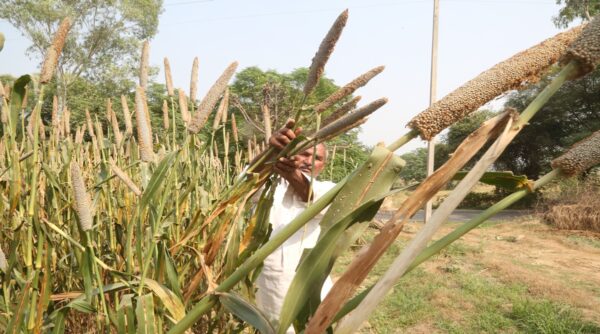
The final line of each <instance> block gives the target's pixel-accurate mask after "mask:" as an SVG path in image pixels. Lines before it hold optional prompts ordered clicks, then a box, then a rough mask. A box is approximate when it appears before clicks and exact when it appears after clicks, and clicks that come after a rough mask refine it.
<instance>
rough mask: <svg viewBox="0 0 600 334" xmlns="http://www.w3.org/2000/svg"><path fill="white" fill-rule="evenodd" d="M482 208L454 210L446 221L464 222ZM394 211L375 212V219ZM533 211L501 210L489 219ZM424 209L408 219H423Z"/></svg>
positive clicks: (512, 217) (382, 218)
mask: <svg viewBox="0 0 600 334" xmlns="http://www.w3.org/2000/svg"><path fill="white" fill-rule="evenodd" d="M481 212H483V210H463V209H458V210H454V212H453V213H452V214H451V215H450V218H449V219H448V221H450V222H466V221H469V220H470V219H472V218H475V217H477V215H479V214H480V213H481ZM393 213H394V211H384V210H380V211H379V212H378V213H377V216H376V219H380V220H383V221H386V220H388V219H389V218H390V217H392V214H393ZM532 213H533V212H532V211H530V210H503V211H501V212H500V213H498V214H496V215H495V216H493V217H492V218H490V219H489V221H502V220H512V219H515V218H521V217H525V216H528V215H531V214H532ZM424 214H425V213H424V211H423V210H419V211H418V212H417V213H416V214H415V215H414V216H413V217H412V218H411V219H410V220H411V221H423V216H424Z"/></svg>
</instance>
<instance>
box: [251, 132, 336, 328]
mask: <svg viewBox="0 0 600 334" xmlns="http://www.w3.org/2000/svg"><path fill="white" fill-rule="evenodd" d="M293 128H294V121H293V120H288V122H287V123H286V125H285V126H284V127H283V128H282V129H280V130H278V131H277V132H276V133H275V134H273V135H272V136H271V138H269V146H270V147H272V148H273V149H274V150H275V151H276V152H277V153H279V152H280V151H281V150H282V149H283V148H284V147H285V146H286V145H287V144H289V143H290V142H291V141H292V140H293V139H294V138H296V136H297V135H299V134H300V133H301V131H302V130H301V129H300V128H298V129H296V130H293ZM316 150H317V151H316V154H314V152H313V147H310V148H309V149H307V150H306V151H304V152H301V153H299V154H297V155H295V156H292V157H290V158H280V159H279V161H277V163H276V164H275V166H274V170H275V172H276V173H277V174H279V175H280V176H281V178H280V181H279V184H278V185H277V188H276V190H275V194H274V200H273V206H272V207H271V212H270V216H269V221H270V223H271V227H272V228H273V231H272V232H271V238H273V236H275V235H277V233H279V231H281V229H283V228H284V227H285V226H286V225H287V224H289V223H290V222H291V221H292V219H294V218H295V217H296V216H297V215H298V214H299V213H300V212H302V211H303V210H304V209H305V208H306V207H307V206H308V203H309V202H313V201H315V200H316V199H318V198H319V197H320V196H322V195H323V194H325V193H326V192H327V191H328V190H329V189H331V188H332V187H333V186H334V185H335V184H334V183H332V182H328V181H317V180H313V181H312V191H311V188H310V182H311V174H312V177H313V178H315V177H317V175H319V173H321V171H323V169H324V168H325V163H326V158H327V150H326V148H325V145H324V144H319V145H317V146H316ZM313 154H314V161H313ZM313 163H314V166H313ZM313 167H314V168H313ZM319 232H320V229H319V222H318V221H315V220H313V221H311V222H309V223H308V224H306V225H305V226H304V227H303V228H301V229H300V230H299V231H297V232H296V233H295V234H294V235H292V236H291V237H290V238H289V239H287V240H286V241H285V242H284V243H283V245H281V246H280V247H279V248H278V249H277V250H275V252H273V253H272V254H271V255H269V256H268V257H267V258H266V259H265V261H264V263H263V269H262V272H261V273H260V276H259V277H258V279H257V287H258V290H257V292H256V302H257V304H258V307H259V308H260V309H262V310H263V311H264V312H265V313H266V314H267V315H268V316H269V318H271V319H272V320H278V319H279V314H280V311H281V307H282V306H283V300H284V298H285V295H286V293H287V290H288V287H289V286H290V284H291V282H292V279H293V278H294V275H295V273H296V267H297V266H298V263H299V262H300V257H301V256H302V252H303V250H304V249H305V248H312V247H314V246H315V244H316V243H317V239H318V237H319ZM331 286H332V282H331V279H330V278H329V277H328V278H327V280H326V281H325V283H324V284H323V289H322V290H321V298H324V297H325V295H326V294H327V292H328V291H329V289H330V288H331ZM288 333H294V331H293V329H291V328H290V329H288Z"/></svg>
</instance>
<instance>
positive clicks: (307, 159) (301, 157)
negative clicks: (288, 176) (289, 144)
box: [294, 143, 327, 176]
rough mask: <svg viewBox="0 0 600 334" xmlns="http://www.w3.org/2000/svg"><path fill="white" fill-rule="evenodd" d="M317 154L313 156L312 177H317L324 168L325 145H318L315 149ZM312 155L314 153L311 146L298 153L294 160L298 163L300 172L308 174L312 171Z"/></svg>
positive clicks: (325, 158)
mask: <svg viewBox="0 0 600 334" xmlns="http://www.w3.org/2000/svg"><path fill="white" fill-rule="evenodd" d="M316 149H317V152H316V154H314V157H315V161H314V165H315V168H314V176H317V175H319V174H320V173H321V172H322V171H323V169H324V168H325V163H326V161H327V148H326V147H325V144H323V143H320V144H318V145H317V147H316ZM313 153H314V147H313V146H311V147H309V148H308V149H307V150H305V151H303V152H300V153H298V154H297V155H296V156H295V157H294V159H295V160H296V161H297V162H299V163H300V167H299V168H300V170H301V171H303V172H305V173H308V174H310V172H311V170H312V165H313Z"/></svg>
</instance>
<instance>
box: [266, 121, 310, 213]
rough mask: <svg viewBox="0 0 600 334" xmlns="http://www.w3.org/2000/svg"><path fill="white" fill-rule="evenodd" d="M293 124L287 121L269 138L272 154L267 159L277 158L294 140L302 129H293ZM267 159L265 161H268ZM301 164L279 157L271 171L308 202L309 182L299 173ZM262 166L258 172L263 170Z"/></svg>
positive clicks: (292, 158)
mask: <svg viewBox="0 0 600 334" xmlns="http://www.w3.org/2000/svg"><path fill="white" fill-rule="evenodd" d="M294 125H295V122H294V120H292V119H290V120H288V121H287V123H286V124H285V126H284V127H283V128H281V129H279V130H278V131H277V132H275V133H274V134H273V135H272V136H271V137H270V138H269V146H270V147H271V148H273V151H274V153H273V154H272V156H271V157H269V158H274V157H275V156H277V155H278V154H279V153H280V152H281V151H282V150H283V149H284V148H285V147H286V146H287V145H288V144H289V143H290V142H291V141H292V140H294V139H295V138H296V136H298V135H299V134H300V133H301V132H302V129H300V128H297V129H294ZM268 160H269V159H267V161H268ZM300 166H301V163H300V162H299V161H297V159H296V157H295V156H293V157H290V158H285V157H281V158H279V160H278V161H277V162H276V163H275V165H274V166H273V170H274V171H275V172H276V173H277V174H279V175H280V176H281V177H283V178H284V179H286V180H287V181H288V182H289V183H290V186H292V189H294V192H295V193H296V194H297V195H298V196H299V197H300V198H301V199H302V201H304V202H308V199H309V194H310V191H309V190H310V181H309V180H308V179H307V178H306V177H305V176H304V175H303V174H302V172H301V171H300ZM264 168H265V167H264V166H263V168H262V169H259V171H261V170H264Z"/></svg>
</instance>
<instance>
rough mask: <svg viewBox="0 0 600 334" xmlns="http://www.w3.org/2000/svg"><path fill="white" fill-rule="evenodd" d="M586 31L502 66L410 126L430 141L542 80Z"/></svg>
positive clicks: (560, 37)
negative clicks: (497, 100) (488, 105)
mask: <svg viewBox="0 0 600 334" xmlns="http://www.w3.org/2000/svg"><path fill="white" fill-rule="evenodd" d="M582 29H583V27H582V26H579V27H575V28H572V29H570V30H568V31H566V32H563V33H560V34H558V35H556V36H554V37H552V38H549V39H547V40H545V41H543V42H542V43H540V44H537V45H535V46H533V47H531V48H529V49H527V50H525V51H521V52H519V53H517V54H516V55H514V56H512V57H511V58H509V59H507V60H505V61H503V62H501V63H498V64H497V65H495V66H494V67H492V68H490V69H489V70H487V71H485V72H483V73H481V74H479V75H478V76H477V77H475V78H474V79H472V80H470V81H468V82H467V83H466V84H464V85H462V86H461V87H459V88H457V89H456V90H454V91H453V92H451V93H450V94H448V95H446V96H445V97H444V98H442V99H441V100H439V101H437V102H435V103H434V104H433V105H432V106H431V107H429V108H427V109H426V110H425V111H423V112H421V113H420V114H418V115H417V116H415V117H414V118H413V119H412V120H411V121H410V122H409V123H408V127H410V128H411V129H413V130H417V131H419V133H420V135H421V138H423V139H424V140H430V139H431V138H433V137H434V136H435V135H437V134H438V133H440V132H441V131H442V130H444V129H445V128H447V127H448V126H450V125H452V124H454V123H455V122H457V121H459V120H461V119H462V118H464V117H465V116H466V115H468V114H469V113H471V112H473V111H474V110H476V109H477V108H479V107H481V106H482V105H484V104H485V103H487V102H488V101H490V100H492V99H494V98H495V97H497V96H499V95H500V94H502V93H504V92H506V91H509V90H512V89H517V88H520V87H522V85H523V84H524V83H531V82H532V81H537V80H539V77H540V75H541V74H542V73H543V72H544V71H546V70H547V69H548V68H549V67H550V66H551V65H552V64H554V63H556V62H557V61H558V60H559V59H560V57H562V55H563V54H564V53H565V52H566V50H567V48H568V46H569V45H570V44H571V43H572V42H573V41H574V40H575V39H576V38H577V36H579V35H580V33H581V31H582Z"/></svg>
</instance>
